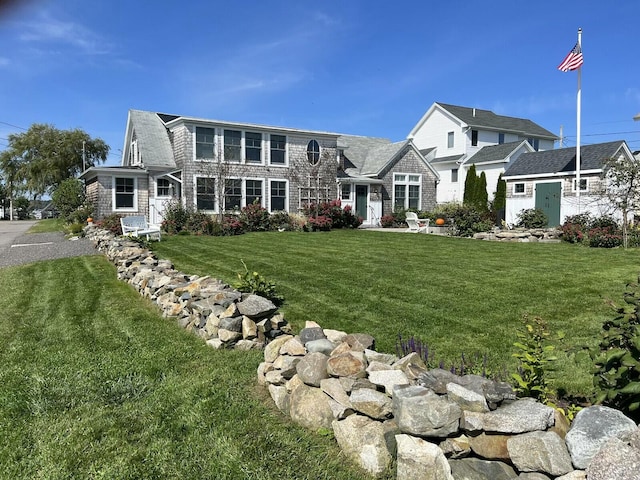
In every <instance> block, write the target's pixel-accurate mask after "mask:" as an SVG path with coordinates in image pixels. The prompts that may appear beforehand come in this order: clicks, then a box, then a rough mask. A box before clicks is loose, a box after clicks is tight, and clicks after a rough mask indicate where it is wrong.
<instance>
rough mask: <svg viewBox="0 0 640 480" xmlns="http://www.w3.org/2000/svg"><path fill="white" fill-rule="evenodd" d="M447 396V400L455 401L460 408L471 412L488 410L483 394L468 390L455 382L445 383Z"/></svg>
mask: <svg viewBox="0 0 640 480" xmlns="http://www.w3.org/2000/svg"><path fill="white" fill-rule="evenodd" d="M447 396H448V397H449V400H452V401H454V402H456V403H457V404H458V405H460V408H461V409H462V410H468V411H471V412H488V411H489V406H488V405H487V400H486V399H485V398H484V395H482V394H479V393H477V392H475V391H473V390H469V389H467V388H465V387H463V386H461V385H458V384H456V383H448V384H447Z"/></svg>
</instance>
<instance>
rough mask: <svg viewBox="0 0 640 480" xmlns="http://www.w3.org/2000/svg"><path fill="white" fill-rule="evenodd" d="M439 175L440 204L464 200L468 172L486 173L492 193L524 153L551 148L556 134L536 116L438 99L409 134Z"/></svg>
mask: <svg viewBox="0 0 640 480" xmlns="http://www.w3.org/2000/svg"><path fill="white" fill-rule="evenodd" d="M407 138H409V139H412V140H413V142H414V144H415V145H416V147H417V148H418V149H419V150H420V151H421V152H422V153H423V155H424V156H425V158H426V159H427V161H428V162H429V163H430V164H431V165H432V166H433V167H434V169H435V170H436V171H437V172H438V174H439V176H440V183H439V184H438V192H437V201H438V203H446V202H461V201H462V198H463V195H464V182H465V178H466V174H467V171H468V170H469V168H470V167H471V165H472V164H475V165H476V172H477V173H478V175H480V174H481V172H485V175H486V177H487V193H488V195H489V198H492V197H493V194H494V192H495V191H496V186H497V182H498V177H499V176H500V174H501V173H503V172H504V171H505V169H506V168H507V167H508V165H509V164H510V163H511V162H513V161H514V160H515V159H517V158H518V157H519V156H520V155H522V154H523V153H525V152H532V151H538V150H550V149H552V148H553V144H554V141H555V140H557V137H556V136H555V135H554V134H553V133H551V132H549V131H548V130H546V129H544V128H542V127H540V126H539V125H537V124H536V123H534V122H532V121H531V120H528V119H524V118H515V117H507V116H504V115H497V114H495V113H493V112H492V111H490V110H482V109H479V108H470V107H460V106H456V105H449V104H445V103H439V102H436V103H434V104H433V105H432V106H431V107H430V108H429V110H427V112H426V113H425V114H424V115H423V117H422V118H421V119H420V121H419V122H418V123H417V124H416V125H415V126H414V127H413V129H412V130H411V132H410V133H409V135H408V137H407Z"/></svg>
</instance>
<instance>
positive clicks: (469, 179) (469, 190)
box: [462, 164, 478, 206]
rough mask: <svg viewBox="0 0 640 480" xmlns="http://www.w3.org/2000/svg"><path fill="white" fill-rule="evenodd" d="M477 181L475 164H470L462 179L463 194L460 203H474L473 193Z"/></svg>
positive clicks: (474, 192)
mask: <svg viewBox="0 0 640 480" xmlns="http://www.w3.org/2000/svg"><path fill="white" fill-rule="evenodd" d="M477 183H478V175H477V174H476V166H475V164H472V165H471V167H470V168H469V170H467V176H466V177H465V179H464V194H463V197H462V203H463V204H464V205H469V206H473V205H475V194H476V189H477V186H476V184H477Z"/></svg>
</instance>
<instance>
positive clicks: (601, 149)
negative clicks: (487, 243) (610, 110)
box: [503, 140, 635, 226]
mask: <svg viewBox="0 0 640 480" xmlns="http://www.w3.org/2000/svg"><path fill="white" fill-rule="evenodd" d="M618 157H626V158H627V159H628V160H630V161H635V158H634V156H633V154H632V153H631V151H630V150H629V147H628V145H627V144H626V142H625V141H623V140H618V141H615V142H607V143H598V144H594V145H585V146H582V147H580V186H579V188H580V194H579V195H578V194H577V188H578V185H577V182H576V149H575V147H571V148H560V149H557V150H548V151H545V152H530V153H524V154H522V155H521V156H520V157H519V158H518V159H517V160H516V161H514V162H513V163H512V164H511V165H510V166H509V168H508V169H507V171H506V172H505V173H504V175H503V178H504V180H505V181H506V182H507V205H506V221H507V223H510V224H513V223H516V221H517V218H518V214H519V213H520V212H521V211H522V210H525V209H530V208H539V209H541V210H542V211H544V212H545V213H546V214H547V217H548V218H549V225H550V226H556V225H560V224H562V223H564V221H565V218H566V217H567V216H570V215H575V214H577V213H591V214H593V215H594V216H601V215H612V214H614V213H615V212H614V211H613V210H612V207H611V205H609V204H608V203H607V202H606V200H604V199H603V198H602V196H601V195H598V192H600V191H601V190H602V188H604V187H605V186H604V185H603V183H602V174H603V168H602V167H603V162H604V161H605V160H607V159H609V158H618ZM615 216H617V217H618V218H619V215H615Z"/></svg>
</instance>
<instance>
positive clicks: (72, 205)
mask: <svg viewBox="0 0 640 480" xmlns="http://www.w3.org/2000/svg"><path fill="white" fill-rule="evenodd" d="M84 199H85V195H84V188H83V187H82V182H80V180H78V179H76V178H68V179H66V180H63V181H62V182H61V183H60V185H59V186H58V188H56V189H55V190H54V192H53V194H52V195H51V201H52V202H53V206H54V207H56V209H57V210H58V211H59V212H60V215H62V216H63V217H64V218H65V219H66V220H67V221H70V220H71V214H72V213H73V212H75V211H76V210H77V209H78V208H80V207H81V206H82V204H83V203H84Z"/></svg>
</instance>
